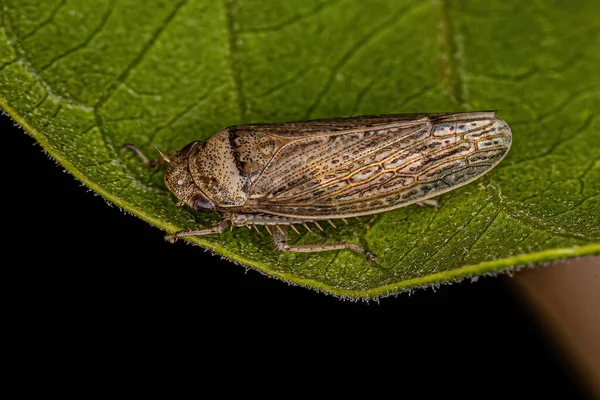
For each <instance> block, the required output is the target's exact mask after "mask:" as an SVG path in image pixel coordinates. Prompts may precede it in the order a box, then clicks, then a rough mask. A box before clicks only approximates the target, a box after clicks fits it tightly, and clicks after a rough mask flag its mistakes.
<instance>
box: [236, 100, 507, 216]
mask: <svg viewBox="0 0 600 400" xmlns="http://www.w3.org/2000/svg"><path fill="white" fill-rule="evenodd" d="M366 118H367V119H368V120H365V117H363V118H362V119H358V118H355V119H354V120H353V121H348V120H350V119H347V120H345V119H337V120H335V121H338V123H337V124H332V123H331V121H330V122H329V125H327V124H326V123H323V124H322V126H318V125H317V126H315V125H310V123H309V128H308V129H306V128H305V129H295V127H294V126H288V128H287V129H286V128H284V127H285V125H283V124H282V125H276V127H277V128H278V130H279V131H277V130H269V129H268V128H266V126H263V127H261V129H262V131H263V132H266V133H268V134H269V135H274V136H278V137H282V138H285V139H286V144H284V145H283V146H281V147H280V148H279V149H278V150H277V152H276V153H275V154H274V155H273V157H272V159H271V160H270V161H269V163H268V164H267V165H266V167H265V168H264V170H263V171H262V173H261V174H260V175H259V176H258V178H257V179H256V181H255V183H254V184H253V185H252V187H251V188H250V191H249V193H248V195H249V197H248V202H247V203H246V205H248V206H249V207H250V208H253V209H254V210H257V211H260V212H263V213H266V214H274V215H282V216H289V217H304V218H316V219H319V218H322V219H326V218H340V217H349V216H359V215H366V214H373V213H377V212H382V211H387V210H390V209H394V208H397V207H401V206H404V205H408V204H411V203H414V202H417V201H421V200H425V199H427V198H430V197H434V196H437V195H439V194H441V193H444V192H447V191H449V190H452V189H454V188H456V187H458V186H462V185H464V184H466V183H468V182H470V181H472V180H474V179H476V178H478V177H479V176H481V175H483V174H484V173H486V172H487V171H489V170H490V169H491V168H493V167H494V166H495V165H497V164H498V163H499V162H500V161H501V160H502V158H503V157H504V156H505V155H506V153H507V152H508V150H509V148H510V144H511V132H510V129H509V127H508V125H507V124H506V123H505V122H504V121H502V120H501V119H500V118H498V117H496V116H495V115H494V113H493V112H478V113H460V114H431V115H427V114H420V115H400V116H389V115H388V116H383V117H381V118H382V120H377V119H378V118H379V117H366ZM312 128H314V129H312Z"/></svg>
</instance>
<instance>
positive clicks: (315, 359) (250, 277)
mask: <svg viewBox="0 0 600 400" xmlns="http://www.w3.org/2000/svg"><path fill="white" fill-rule="evenodd" d="M0 123H1V125H0V126H1V130H2V132H3V137H4V139H5V140H6V141H5V145H4V151H3V153H4V155H3V161H4V162H3V164H4V178H5V179H4V185H3V187H4V188H3V190H2V193H3V196H2V198H3V203H4V207H3V211H4V234H5V235H4V236H5V239H4V243H3V246H2V248H3V249H4V253H5V258H4V259H5V262H6V264H5V266H6V265H7V264H8V265H9V266H10V268H7V269H8V270H10V271H12V272H14V278H11V279H8V280H7V281H5V283H8V286H10V287H11V288H10V289H12V292H13V293H14V295H11V300H10V301H9V303H8V307H9V308H11V309H13V311H14V310H16V309H17V308H19V309H20V310H21V311H20V312H17V313H16V314H17V315H19V317H18V318H19V319H20V321H21V323H22V324H24V326H26V327H34V328H32V329H34V330H35V331H36V332H37V335H38V336H37V337H38V338H39V337H46V338H49V337H50V338H52V339H48V340H49V342H45V343H53V345H55V344H56V343H55V342H53V340H57V341H58V343H62V342H63V341H65V340H66V341H69V342H70V343H82V344H83V347H84V348H87V347H89V345H91V347H94V348H96V350H95V351H98V352H100V353H101V352H102V351H107V352H109V353H111V352H115V353H120V350H123V349H128V350H127V351H128V352H135V353H136V354H137V355H138V356H139V358H140V359H142V360H144V359H148V360H150V359H153V358H155V357H159V358H160V357H165V358H166V359H170V362H172V363H174V364H177V363H178V361H176V360H175V359H176V358H177V356H175V354H178V355H179V356H182V357H183V358H193V359H194V362H196V363H199V364H203V363H206V362H207V358H208V354H210V353H211V351H214V350H217V351H218V352H219V353H220V354H222V355H223V354H228V353H227V351H232V350H233V351H234V352H236V353H237V355H238V356H240V357H242V358H244V357H245V356H244V355H247V354H248V353H252V356H251V358H247V359H245V360H244V361H243V362H244V365H247V366H248V365H250V366H251V365H253V360H257V361H258V360H263V361H264V360H265V359H269V360H271V359H273V358H274V359H277V360H278V361H277V362H276V363H274V364H269V365H270V369H272V370H274V371H277V370H279V369H280V365H281V362H282V361H281V360H282V359H285V360H287V361H286V362H285V364H286V365H287V364H290V363H291V364H294V363H295V362H296V360H298V359H303V358H308V359H310V360H311V365H312V366H311V369H312V368H315V367H316V368H320V367H323V368H325V369H327V366H328V365H330V366H331V367H332V369H337V370H339V369H343V368H347V367H349V366H352V367H354V368H356V370H357V371H359V372H360V371H361V370H372V369H376V370H377V371H386V372H387V373H391V374H392V376H395V377H396V380H393V381H389V380H387V379H386V382H385V383H384V382H382V385H393V386H394V387H397V388H399V389H400V388H402V386H403V385H405V384H408V382H405V381H403V376H404V375H403V374H404V372H401V371H406V370H407V369H408V370H410V369H413V368H416V367H415V365H416V364H421V363H424V364H425V366H424V367H421V368H424V369H420V368H419V369H418V370H419V371H420V372H419V373H418V374H420V375H423V376H425V377H429V378H430V379H428V382H430V385H431V386H435V385H436V382H437V381H438V379H439V378H440V377H442V376H444V377H449V378H450V379H451V380H453V381H455V382H456V383H455V384H456V385H458V386H459V388H460V390H461V391H462V390H464V389H466V388H468V387H471V386H472V385H473V384H474V383H475V382H479V383H483V384H484V386H486V387H488V388H489V387H493V391H494V392H495V393H496V394H497V393H498V391H500V393H505V394H511V393H519V394H527V393H531V394H535V395H536V397H538V396H546V395H557V394H559V393H562V394H566V395H568V396H569V397H570V398H581V397H584V391H583V389H582V387H581V385H580V383H579V382H578V379H577V377H576V376H575V373H574V370H573V368H572V366H571V365H570V364H569V363H568V362H567V361H566V358H564V357H563V356H562V353H561V352H560V351H557V349H556V348H554V346H553V344H552V341H551V340H550V339H549V337H548V335H547V334H546V332H545V328H544V327H543V326H539V325H537V323H536V321H537V320H536V318H534V314H533V312H532V310H530V308H529V307H528V305H527V303H526V302H525V301H524V300H523V298H521V297H520V296H519V294H518V293H516V292H515V291H513V289H512V286H511V285H510V282H509V281H510V278H509V277H506V276H503V277H499V278H481V279H479V281H478V282H477V283H470V282H463V283H459V284H454V285H448V286H443V287H441V288H439V289H437V290H436V291H433V290H431V289H427V290H420V291H417V292H415V293H414V294H412V295H411V296H409V295H406V294H404V295H399V296H397V297H392V298H386V299H382V300H381V301H380V302H371V303H368V304H367V303H364V302H349V301H342V300H339V299H337V298H334V297H331V296H326V295H323V294H319V293H316V292H314V291H311V290H308V289H304V288H300V287H294V286H290V285H288V284H286V283H284V282H281V281H277V280H275V279H271V278H268V277H266V276H263V275H261V274H260V273H258V272H255V271H253V270H249V271H246V270H245V269H244V268H243V267H241V266H239V265H234V264H232V263H229V262H227V261H224V260H221V259H220V257H218V256H213V255H211V254H209V253H207V252H204V251H203V250H202V249H201V248H198V247H194V246H190V245H185V244H183V243H177V244H174V245H170V244H168V243H165V242H164V241H163V239H162V237H163V233H162V231H160V230H158V229H156V228H154V227H152V226H150V225H148V224H147V223H145V222H143V221H141V220H139V219H137V218H135V217H133V216H130V215H125V214H124V213H123V212H122V211H120V210H119V209H118V208H117V207H114V206H113V207H110V206H109V205H107V203H106V202H105V201H104V200H103V199H102V198H101V197H99V196H95V195H94V194H93V193H92V192H90V191H88V190H87V188H85V187H82V186H81V184H80V183H79V182H78V181H77V180H75V179H74V178H73V177H72V176H71V175H69V174H67V173H64V172H63V168H62V167H61V166H59V165H56V163H55V162H54V161H53V160H51V159H49V157H48V156H47V155H46V154H45V153H44V152H43V151H42V148H41V147H40V146H39V145H37V144H35V141H34V140H33V139H32V138H31V137H29V136H28V135H26V134H24V133H23V131H22V130H21V129H19V128H16V127H13V124H12V122H11V121H10V119H9V118H8V117H6V116H2V118H1V119H0ZM7 158H8V159H7ZM3 264H4V263H3ZM25 330H28V329H25ZM65 332H69V333H68V334H66V335H63V334H64V333H65ZM73 332H75V333H73ZM65 337H66V338H68V339H64V338H65ZM60 338H62V339H60ZM63 344H64V343H63ZM42 346H43V345H42ZM111 349H112V350H111ZM115 349H119V350H115ZM82 351H85V350H82ZM172 357H173V358H172ZM271 357H272V358H271ZM342 360H346V361H344V362H341V361H342ZM386 360H387V361H388V362H391V363H392V364H391V365H392V368H391V369H390V367H387V366H384V365H385V364H384V361H386ZM417 360H419V361H418V362H417ZM286 368H287V367H286ZM279 372H281V371H279ZM423 390H424V391H427V390H429V389H428V388H427V387H424V388H423Z"/></svg>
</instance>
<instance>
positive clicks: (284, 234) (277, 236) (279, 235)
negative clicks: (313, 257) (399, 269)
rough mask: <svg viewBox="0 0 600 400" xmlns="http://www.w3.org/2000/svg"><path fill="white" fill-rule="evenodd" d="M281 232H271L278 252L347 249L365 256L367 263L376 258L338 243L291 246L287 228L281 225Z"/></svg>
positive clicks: (361, 250) (356, 248)
mask: <svg viewBox="0 0 600 400" xmlns="http://www.w3.org/2000/svg"><path fill="white" fill-rule="evenodd" d="M281 228H282V229H281V231H276V230H273V239H274V240H275V246H277V248H278V249H279V250H280V251H291V252H295V253H315V252H318V251H329V250H343V249H349V250H354V251H358V252H360V253H364V254H365V255H366V256H367V262H369V261H373V260H375V259H376V258H377V256H375V254H373V253H371V252H370V251H366V250H365V249H363V248H362V247H359V246H357V245H355V244H352V243H346V242H340V243H329V244H302V245H291V244H288V230H287V226H285V225H283V226H282V227H281Z"/></svg>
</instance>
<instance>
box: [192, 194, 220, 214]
mask: <svg viewBox="0 0 600 400" xmlns="http://www.w3.org/2000/svg"><path fill="white" fill-rule="evenodd" d="M192 207H193V208H194V209H195V210H198V211H202V212H206V213H211V212H213V211H214V209H215V203H213V202H212V201H210V200H209V199H207V198H206V197H204V196H198V195H196V196H194V198H193V199H192Z"/></svg>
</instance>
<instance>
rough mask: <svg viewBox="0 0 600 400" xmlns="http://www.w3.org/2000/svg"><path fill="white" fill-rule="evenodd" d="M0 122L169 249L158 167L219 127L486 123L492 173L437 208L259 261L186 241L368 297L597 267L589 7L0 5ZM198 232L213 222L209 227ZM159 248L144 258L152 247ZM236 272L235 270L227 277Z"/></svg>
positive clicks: (184, 216) (496, 1)
mask: <svg viewBox="0 0 600 400" xmlns="http://www.w3.org/2000/svg"><path fill="white" fill-rule="evenodd" d="M0 5H1V7H2V8H1V14H0V16H1V20H0V24H1V25H0V106H2V108H3V109H4V110H5V111H6V112H8V113H9V114H10V115H11V116H12V117H13V119H14V120H15V121H17V122H18V123H20V124H21V125H22V126H23V127H24V129H25V130H26V131H27V132H28V133H29V134H31V135H32V136H33V137H35V138H36V139H37V140H38V141H39V142H40V143H41V144H42V146H43V147H44V148H45V149H46V150H47V151H48V152H49V153H50V154H51V155H52V156H53V157H54V158H55V159H56V160H58V161H59V162H60V163H61V164H62V165H63V166H64V167H65V168H67V169H68V170H69V171H70V172H71V173H72V174H73V175H75V176H76V177H77V178H78V179H80V180H81V181H82V182H83V183H85V184H86V185H87V186H89V187H90V188H92V189H93V190H95V191H96V192H98V193H100V194H101V195H102V196H104V197H105V198H107V199H108V200H110V201H111V202H113V203H115V204H117V205H119V206H120V207H122V208H124V209H126V210H127V211H129V212H131V213H133V214H135V215H137V216H139V217H140V218H143V219H144V220H146V221H148V222H150V223H152V224H154V225H156V226H157V227H159V228H161V229H164V230H167V231H177V230H182V229H187V228H191V227H196V226H199V225H204V226H206V225H208V224H209V223H210V222H209V221H210V217H208V216H205V215H199V214H195V213H193V212H191V211H190V210H189V209H184V208H178V207H175V206H174V203H175V199H174V198H173V196H172V195H171V194H170V193H169V192H168V191H167V190H166V188H165V187H164V184H163V182H162V177H161V174H160V173H152V172H150V171H148V170H147V169H145V168H144V167H143V166H142V165H141V163H140V162H139V160H138V159H137V158H135V157H133V156H132V155H131V154H121V153H120V152H119V148H120V146H121V145H123V144H125V143H134V144H136V145H138V146H140V147H141V148H142V149H143V150H144V151H145V152H146V153H147V154H156V153H155V151H154V150H153V148H152V146H151V145H149V144H148V140H147V138H146V135H148V136H150V137H151V138H152V140H153V142H154V143H155V144H156V145H158V146H159V147H160V148H161V149H165V150H173V149H178V148H180V147H182V146H184V145H185V144H187V143H188V142H190V141H193V140H199V139H205V138H207V137H209V136H210V135H212V134H213V133H214V132H216V131H218V130H220V129H222V128H223V127H225V126H229V125H234V124H238V123H245V122H279V121H286V120H298V119H311V118H318V117H334V116H344V115H359V114H386V113H400V112H439V111H467V110H487V109H495V110H500V115H501V116H502V118H503V119H504V120H506V121H507V122H508V123H509V124H510V126H511V127H512V130H513V135H514V137H513V140H514V144H513V146H512V149H511V151H510V153H509V154H508V156H507V157H506V159H505V160H504V161H503V162H502V163H501V164H500V165H499V166H498V167H496V168H495V169H494V170H493V171H491V172H490V173H488V174H487V175H485V176H484V177H483V178H481V179H479V180H477V181H476V182H473V183H472V184H469V185H467V186H465V187H462V188H460V189H457V190H455V191H453V192H450V193H448V194H445V195H442V196H441V197H440V198H439V202H440V208H439V210H438V211H437V212H436V211H435V210H434V209H433V208H428V207H418V206H410V207H405V208H402V209H398V210H396V211H393V212H388V213H383V214H379V215H375V216H372V217H366V218H363V219H362V221H361V222H359V221H351V222H350V224H349V225H343V224H338V229H333V228H332V227H329V228H326V233H325V234H320V233H302V234H301V235H300V237H299V238H298V237H297V236H296V235H292V238H291V240H292V242H295V241H298V242H299V243H321V242H334V241H339V240H345V239H346V240H349V241H351V242H353V243H357V244H359V245H361V246H364V247H366V248H367V249H368V250H370V251H372V252H374V253H375V254H377V255H378V256H379V258H378V259H377V261H376V262H374V263H369V264H366V263H365V260H364V256H362V255H361V254H357V253H354V252H350V251H338V252H325V253H318V254H311V255H308V254H289V253H285V254H282V253H277V252H273V245H272V243H271V240H270V238H269V237H268V235H258V234H257V233H256V232H250V231H248V230H247V229H245V228H242V229H237V230H234V231H233V232H228V233H226V234H224V235H222V236H220V237H204V238H201V239H194V242H196V243H197V244H200V245H201V246H203V247H206V248H208V249H211V250H212V251H216V252H218V253H221V254H223V255H225V256H226V257H228V258H230V259H232V260H235V261H238V262H240V263H242V264H244V265H247V266H250V267H252V268H256V269H258V270H260V271H263V272H265V273H266V274H268V275H271V276H275V277H278V278H281V279H284V280H287V281H291V282H294V283H298V284H301V285H305V286H309V287H312V288H315V289H318V290H323V291H326V292H330V293H334V294H337V295H341V296H352V297H375V296H381V295H385V294H388V293H394V292H398V291H401V290H403V289H406V288H410V287H414V286H420V285H426V284H431V283H437V282H443V281H448V280H452V279H456V278H461V277H466V276H473V275H478V274H483V273H488V272H493V271H499V270H502V269H505V268H508V267H513V266H519V265H526V264H532V263H540V262H545V261H549V260H555V259H560V258H571V257H578V256H583V255H591V254H600V197H599V194H600V146H599V145H598V143H599V141H600V135H599V132H600V118H599V117H598V111H599V110H600V69H599V68H598V65H600V52H599V51H598V49H600V2H598V1H597V0H576V1H569V2H566V1H560V0H556V1H541V0H540V1H527V2H522V1H513V2H508V1H504V0H486V1H482V0H463V1H460V2H459V1H457V0H454V1H453V0H446V1H441V0H440V1H421V0H414V1H408V0H404V1H399V0H378V1H368V2H366V1H359V0H346V1H342V0H328V1H325V0H322V1H316V0H286V1H280V2H275V1H271V2H264V1H260V0H237V1H234V0H226V1H209V0H187V1H185V0H184V1H172V2H165V1H159V0H152V1H148V0H94V1H86V2H83V1H70V0H3V1H2V2H0ZM213 219H214V217H213ZM157 240H161V239H160V238H157ZM232 268H233V266H232Z"/></svg>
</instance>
